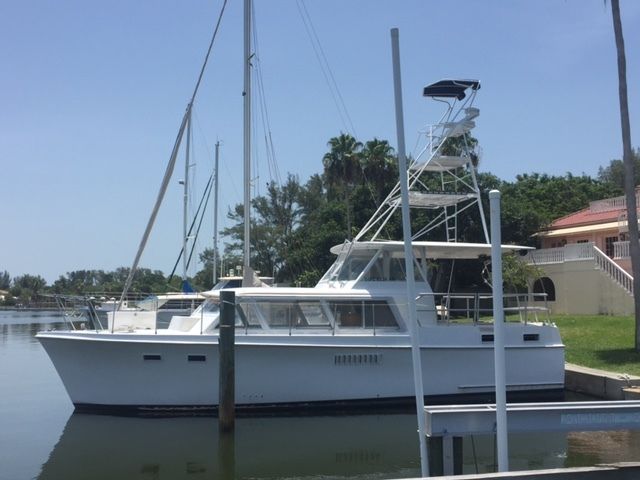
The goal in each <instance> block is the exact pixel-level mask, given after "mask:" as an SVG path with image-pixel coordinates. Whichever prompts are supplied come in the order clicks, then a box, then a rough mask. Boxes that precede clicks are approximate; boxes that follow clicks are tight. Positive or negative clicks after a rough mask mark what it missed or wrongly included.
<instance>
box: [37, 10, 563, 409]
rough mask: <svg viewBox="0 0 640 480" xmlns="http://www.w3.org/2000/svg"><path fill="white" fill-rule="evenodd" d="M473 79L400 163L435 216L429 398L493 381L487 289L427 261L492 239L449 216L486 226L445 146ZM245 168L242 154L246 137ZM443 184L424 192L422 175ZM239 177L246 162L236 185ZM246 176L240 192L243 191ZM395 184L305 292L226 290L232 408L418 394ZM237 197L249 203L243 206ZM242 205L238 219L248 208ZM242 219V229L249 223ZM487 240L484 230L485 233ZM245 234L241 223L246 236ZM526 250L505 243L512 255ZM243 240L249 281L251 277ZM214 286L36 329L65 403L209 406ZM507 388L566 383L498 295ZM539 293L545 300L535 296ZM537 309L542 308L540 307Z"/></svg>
mask: <svg viewBox="0 0 640 480" xmlns="http://www.w3.org/2000/svg"><path fill="white" fill-rule="evenodd" d="M245 5H246V6H248V7H249V8H248V10H249V13H246V12H245V49H244V64H245V96H244V97H245V101H248V97H250V95H249V94H248V90H249V84H248V78H249V74H248V73H247V72H248V68H249V59H250V57H251V48H250V35H249V33H248V31H249V29H250V27H249V21H248V19H249V18H251V15H250V0H246V2H245ZM479 90H480V82H479V81H476V80H443V81H440V82H436V83H433V84H431V85H428V86H427V87H425V89H424V96H425V97H426V98H428V99H433V100H436V101H438V102H442V103H443V104H444V105H446V110H445V113H444V114H443V116H442V118H441V119H440V120H439V121H438V122H437V123H436V124H435V125H434V126H433V127H432V128H430V129H429V130H428V131H429V133H430V134H429V136H428V145H427V147H425V149H424V150H423V151H422V153H421V154H419V155H417V156H416V159H415V160H414V161H413V162H412V163H411V165H410V166H409V171H408V176H409V185H410V187H411V191H410V195H409V200H410V203H411V205H410V206H411V207H413V208H423V209H429V210H430V211H432V212H440V213H439V214H438V215H434V216H433V219H432V221H430V222H429V224H427V225H425V226H424V228H423V229H422V231H420V232H418V233H419V234H420V235H425V234H431V235H433V234H435V233H437V232H442V230H443V229H444V231H445V238H444V239H443V240H437V241H433V240H418V239H416V240H414V241H413V244H412V246H413V248H412V255H413V264H414V267H415V277H416V278H415V282H416V288H417V292H418V294H417V299H416V305H417V324H418V325H417V334H418V340H419V349H420V361H421V367H422V375H423V378H422V380H423V384H424V392H423V393H424V396H425V397H426V398H427V399H428V400H429V401H431V402H436V401H452V399H455V400H453V401H457V402H463V401H470V400H473V401H477V400H479V399H486V398H491V396H492V394H493V392H494V390H495V386H494V370H493V320H492V318H491V313H490V312H491V302H492V298H491V295H484V294H482V295H481V294H468V293H465V294H458V293H455V292H451V291H447V292H434V291H433V289H432V287H431V285H430V282H429V280H430V278H431V276H432V273H433V267H432V265H433V261H434V260H437V259H447V260H452V259H474V258H478V257H482V256H485V255H489V254H490V250H491V245H490V244H489V242H488V238H487V239H486V240H487V241H486V242H485V243H465V242H460V241H457V238H456V237H457V233H458V232H457V216H458V215H459V213H460V212H462V211H466V210H468V209H470V208H472V207H473V206H477V207H478V210H479V215H480V217H481V222H482V225H483V228H484V231H485V235H486V226H485V222H484V216H483V213H482V206H481V202H480V199H481V192H480V190H479V188H478V185H477V181H476V165H475V162H474V160H473V155H472V153H473V152H472V151H471V150H470V147H469V146H468V143H467V142H465V141H463V142H461V144H462V145H463V148H462V149H461V150H460V151H459V152H457V153H456V154H455V155H443V154H442V149H443V146H444V145H446V142H447V140H448V139H450V138H462V139H463V140H464V139H465V138H466V136H467V135H468V134H469V132H470V131H471V130H472V129H473V128H474V126H475V119H476V118H477V117H478V115H479V110H478V109H477V108H476V107H475V106H474V100H475V98H476V96H477V94H478V91H479ZM248 112H250V107H249V106H247V104H245V166H247V158H248V154H249V151H250V149H249V148H248V139H249V136H248V134H247V133H246V132H247V130H248V128H247V125H248V120H249V118H250V115H247V113H248ZM433 174H434V175H437V176H439V177H440V178H441V179H442V181H441V182H440V188H438V189H437V190H433V189H432V188H431V189H430V188H428V185H429V183H428V182H425V181H424V178H425V175H433ZM246 176H247V173H246V170H245V180H247V178H246ZM247 186H248V181H246V182H245V188H246V189H247V190H245V192H248V187H247ZM398 193H399V186H397V187H396V188H395V189H393V190H392V191H391V193H390V194H389V196H388V197H387V198H386V199H385V201H384V202H383V204H382V205H381V206H380V208H379V209H378V211H377V212H376V213H375V214H374V215H373V217H372V218H371V220H370V221H369V222H368V223H367V224H366V225H365V227H364V228H363V230H362V231H361V232H360V234H359V235H358V236H356V238H355V239H354V240H353V241H345V243H343V244H340V245H336V246H334V247H333V248H332V249H331V251H332V253H334V254H335V255H336V260H335V262H334V263H333V265H332V266H331V267H330V268H329V269H328V271H327V272H326V273H325V274H324V276H323V277H322V278H321V280H320V281H319V282H318V284H317V285H316V286H315V287H313V288H258V287H251V286H243V287H239V288H234V289H233V291H234V292H235V298H236V307H235V308H236V315H235V319H236V333H235V358H236V360H235V365H236V366H235V372H236V405H237V407H238V408H241V409H270V408H275V409H278V408H310V407H321V408H326V407H330V406H331V407H332V406H336V405H339V406H341V407H346V406H361V405H368V404H371V403H383V404H398V403H405V402H413V401H414V398H415V397H414V383H413V374H412V371H413V370H412V357H411V338H410V334H409V331H410V328H409V323H408V322H409V307H408V305H407V278H406V273H405V260H404V258H405V254H404V244H403V242H401V241H398V240H390V239H383V238H382V234H383V232H384V231H385V225H387V223H388V222H389V220H390V219H391V218H392V216H393V215H395V214H397V213H398V211H399V208H400V206H401V205H400V198H399V195H398ZM246 196H247V193H245V201H247V198H246ZM248 210H249V209H248V208H245V214H247V213H248ZM248 224H249V222H248V221H245V226H246V228H248ZM487 237H488V235H487ZM245 238H249V237H248V232H247V231H245ZM523 248H525V247H519V246H509V245H505V246H503V247H502V250H503V252H506V253H508V252H512V253H513V252H518V251H520V250H522V249H523ZM248 259H249V255H248V242H245V269H244V273H245V277H246V279H247V280H250V276H251V270H250V268H249V264H248ZM219 293H220V290H219V289H214V290H212V291H210V292H205V295H206V296H207V297H208V300H207V301H206V302H205V303H204V304H203V305H202V306H201V307H199V308H198V309H197V310H196V311H195V312H194V313H193V314H192V315H190V316H182V317H181V316H176V317H173V318H172V320H171V322H170V324H169V325H168V327H166V328H155V329H150V328H137V327H134V328H131V329H129V330H127V331H112V330H108V329H105V330H78V331H74V330H66V331H46V332H40V333H38V335H37V338H38V339H39V341H40V342H41V344H42V345H43V347H44V348H45V350H46V351H47V353H48V355H49V357H50V358H51V360H52V362H53V364H54V365H55V367H56V370H57V371H58V374H59V375H60V377H61V379H62V382H63V383H64V386H65V388H66V390H67V392H68V394H69V397H70V398H71V401H72V402H73V404H74V405H75V406H76V407H77V408H80V409H89V410H99V409H108V410H129V409H136V410H140V409H153V410H154V411H158V410H160V411H162V410H167V411H171V410H174V409H212V410H215V409H217V407H218V394H219V392H218V374H219V358H218V341H219V321H220V304H219V300H220V296H219ZM505 298H507V299H508V301H509V302H510V303H509V308H508V309H507V311H508V313H509V316H510V317H511V318H510V320H511V321H508V322H506V325H505V330H506V333H505V336H506V342H505V343H506V365H507V368H506V378H507V380H506V384H507V391H508V394H509V395H510V396H511V397H517V396H521V397H524V398H527V399H533V398H540V397H546V398H549V397H551V398H554V397H559V396H561V395H562V391H563V387H564V345H563V344H562V341H561V339H560V335H559V332H558V329H557V327H556V326H555V325H554V324H553V323H551V322H550V320H549V318H548V312H546V311H545V310H544V309H543V308H541V307H539V306H537V307H533V306H532V305H531V301H532V300H533V298H532V296H531V295H530V294H525V295H505ZM537 300H540V299H539V298H538V299H537ZM536 305H540V302H537V303H536Z"/></svg>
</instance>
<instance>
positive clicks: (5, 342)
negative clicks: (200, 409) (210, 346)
mask: <svg viewBox="0 0 640 480" xmlns="http://www.w3.org/2000/svg"><path fill="white" fill-rule="evenodd" d="M60 320H61V319H60V318H59V317H55V316H53V315H51V314H42V315H39V316H34V314H33V313H15V312H2V311H0V331H1V336H0V385H1V386H2V387H1V388H0V479H1V480H5V479H6V480H20V479H32V478H37V479H43V480H44V479H47V480H49V479H67V480H78V479H88V478H91V479H114V478H117V479H121V480H130V479H149V480H150V479H183V478H184V479H193V480H199V479H221V478H222V479H224V478H229V479H230V478H238V479H252V480H259V479H314V480H318V479H342V478H362V479H364V478H407V477H416V476H419V471H420V461H419V457H418V447H417V443H418V441H417V435H416V433H415V431H416V428H417V427H416V421H415V416H414V415H413V414H412V413H411V412H407V413H406V414H370V415H353V416H322V417H288V418H283V417H265V418H244V419H238V420H237V428H236V434H235V438H234V440H233V441H231V442H230V441H225V440H224V439H220V438H219V437H218V433H217V432H218V425H217V420H216V419H215V418H207V417H185V418H131V417H113V416H100V415H86V414H74V413H73V406H72V405H71V402H70V401H69V399H68V398H67V395H66V392H65V390H64V387H63V386H62V383H61V382H60V380H59V379H58V376H57V374H56V372H55V370H54V368H53V366H52V365H51V363H50V362H49V359H48V357H47V355H46V353H45V352H44V351H43V349H42V348H41V347H40V344H39V343H38V341H37V340H36V339H35V338H34V336H35V334H36V332H38V331H39V330H42V329H48V328H52V327H55V326H57V324H59V322H60ZM509 442H510V444H509V446H510V465H511V468H512V469H514V470H516V469H536V468H552V467H563V466H583V465H594V464H596V463H606V462H614V461H634V460H636V461H637V460H638V459H640V432H626V431H625V432H609V433H606V432H590V433H570V434H545V435H512V436H510V439H509ZM463 450H464V472H465V473H474V472H476V471H478V472H487V471H493V469H494V464H495V451H494V440H493V438H492V437H486V436H482V437H480V436H476V437H473V438H471V437H470V438H465V439H464V445H463Z"/></svg>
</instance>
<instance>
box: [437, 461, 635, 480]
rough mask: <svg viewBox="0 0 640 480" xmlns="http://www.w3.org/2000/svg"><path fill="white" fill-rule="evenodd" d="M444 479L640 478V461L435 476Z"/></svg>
mask: <svg viewBox="0 0 640 480" xmlns="http://www.w3.org/2000/svg"><path fill="white" fill-rule="evenodd" d="M434 478H438V479H442V480H454V479H455V480H490V479H501V480H505V479H514V480H637V479H638V478H640V463H615V464H611V465H596V466H594V467H580V468H555V469H551V470H535V471H521V472H504V473H483V474H474V475H447V476H444V477H434Z"/></svg>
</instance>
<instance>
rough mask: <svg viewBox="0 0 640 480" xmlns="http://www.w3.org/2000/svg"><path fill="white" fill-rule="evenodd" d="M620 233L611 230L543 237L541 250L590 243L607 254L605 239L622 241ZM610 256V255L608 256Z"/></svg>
mask: <svg viewBox="0 0 640 480" xmlns="http://www.w3.org/2000/svg"><path fill="white" fill-rule="evenodd" d="M621 236H623V235H621V233H620V231H619V230H618V229H611V230H603V231H599V232H589V233H587V232H584V233H576V234H571V235H561V236H560V235H559V236H557V237H554V236H551V237H543V238H542V241H541V243H542V248H555V247H564V246H565V245H567V244H569V243H581V242H592V243H594V244H595V246H596V247H598V248H599V249H600V250H602V251H603V252H605V253H606V252H607V245H606V239H607V237H616V238H617V240H616V241H618V240H623V238H621ZM610 256H612V255H610Z"/></svg>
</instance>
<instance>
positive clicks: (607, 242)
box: [604, 236, 618, 258]
mask: <svg viewBox="0 0 640 480" xmlns="http://www.w3.org/2000/svg"><path fill="white" fill-rule="evenodd" d="M617 241H618V237H617V236H616V237H606V238H605V239H604V253H605V254H606V255H607V257H611V258H613V244H614V243H615V242H617Z"/></svg>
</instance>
